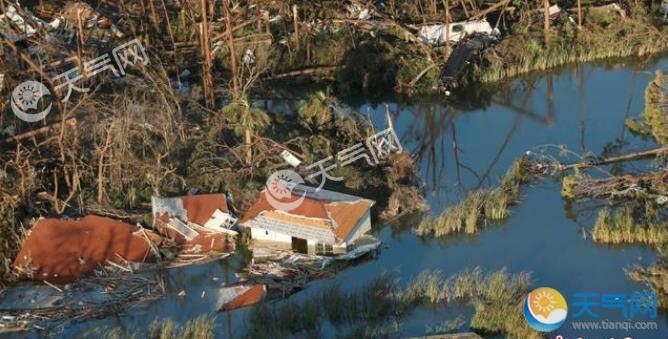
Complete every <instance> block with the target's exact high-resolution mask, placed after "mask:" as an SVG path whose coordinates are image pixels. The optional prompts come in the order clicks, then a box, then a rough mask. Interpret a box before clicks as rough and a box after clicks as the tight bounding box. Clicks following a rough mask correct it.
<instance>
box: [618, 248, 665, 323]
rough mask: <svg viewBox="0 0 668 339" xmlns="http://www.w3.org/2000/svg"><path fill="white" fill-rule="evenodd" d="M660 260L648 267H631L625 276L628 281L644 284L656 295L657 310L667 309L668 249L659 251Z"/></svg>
mask: <svg viewBox="0 0 668 339" xmlns="http://www.w3.org/2000/svg"><path fill="white" fill-rule="evenodd" d="M659 252H660V253H661V258H660V259H659V260H658V261H657V262H656V263H654V264H653V265H651V266H649V267H639V266H637V267H633V268H632V269H630V270H628V271H627V272H626V274H627V275H628V277H629V279H631V280H633V281H637V282H641V283H643V284H645V285H646V286H647V287H648V288H649V289H650V290H651V291H652V292H654V293H656V296H657V303H658V306H659V308H661V309H664V310H665V309H668V248H666V247H665V246H664V247H662V248H660V249H659Z"/></svg>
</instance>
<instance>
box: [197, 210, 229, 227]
mask: <svg viewBox="0 0 668 339" xmlns="http://www.w3.org/2000/svg"><path fill="white" fill-rule="evenodd" d="M236 223H237V218H235V217H233V216H232V215H231V214H229V213H225V212H223V211H221V210H219V209H217V210H216V211H215V212H213V215H211V219H209V220H208V221H207V222H206V223H205V224H204V227H205V228H208V229H211V230H214V231H221V228H225V229H230V228H232V226H234V224H236Z"/></svg>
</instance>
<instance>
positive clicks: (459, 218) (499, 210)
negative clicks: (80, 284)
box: [415, 157, 536, 237]
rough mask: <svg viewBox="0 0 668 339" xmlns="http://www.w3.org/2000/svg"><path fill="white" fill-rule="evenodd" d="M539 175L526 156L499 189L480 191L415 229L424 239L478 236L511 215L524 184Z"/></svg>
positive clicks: (517, 162) (506, 176) (512, 169)
mask: <svg viewBox="0 0 668 339" xmlns="http://www.w3.org/2000/svg"><path fill="white" fill-rule="evenodd" d="M535 176H536V174H535V173H534V172H533V171H532V170H531V167H530V164H529V162H528V160H527V159H526V158H524V157H522V158H519V159H518V160H516V161H515V162H514V163H513V165H512V166H511V167H510V169H509V170H508V171H507V172H506V175H505V176H504V178H503V179H502V180H501V184H500V185H499V187H496V188H493V189H478V190H475V191H473V192H471V193H469V194H468V196H466V198H464V199H463V200H462V201H460V202H459V203H457V204H455V205H453V206H451V207H448V208H447V209H445V211H443V213H441V215H440V216H438V217H435V218H427V219H426V220H424V221H423V222H422V223H421V224H420V225H419V226H418V227H417V229H416V230H415V233H417V234H418V235H420V236H427V235H434V236H436V237H442V236H445V235H448V234H451V233H460V232H465V233H468V234H472V233H476V232H477V231H478V229H479V228H480V227H481V226H483V225H485V224H487V223H490V222H498V221H501V220H504V219H506V218H508V216H510V207H511V206H512V205H513V204H516V203H518V202H519V200H520V189H521V187H522V185H524V184H526V183H528V182H530V181H531V180H533V178H535Z"/></svg>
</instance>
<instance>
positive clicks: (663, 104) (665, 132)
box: [626, 70, 668, 145]
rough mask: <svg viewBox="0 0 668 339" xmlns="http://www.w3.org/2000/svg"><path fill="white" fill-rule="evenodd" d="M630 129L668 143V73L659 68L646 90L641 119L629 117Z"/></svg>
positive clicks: (628, 124)
mask: <svg viewBox="0 0 668 339" xmlns="http://www.w3.org/2000/svg"><path fill="white" fill-rule="evenodd" d="M626 125H627V126H628V127H629V129H630V130H631V131H632V132H634V133H636V134H640V135H643V136H651V137H653V138H654V140H656V141H657V142H658V143H660V144H662V145H666V144H668V75H667V74H666V73H665V72H663V71H661V70H659V71H657V72H656V75H655V77H654V80H652V82H650V83H649V85H648V86H647V89H646V90H645V110H644V111H643V113H642V114H641V117H640V118H639V119H627V121H626Z"/></svg>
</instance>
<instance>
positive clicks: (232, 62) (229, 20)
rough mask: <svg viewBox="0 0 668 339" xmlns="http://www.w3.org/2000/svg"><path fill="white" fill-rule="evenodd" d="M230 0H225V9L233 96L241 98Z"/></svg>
mask: <svg viewBox="0 0 668 339" xmlns="http://www.w3.org/2000/svg"><path fill="white" fill-rule="evenodd" d="M229 6H230V2H229V0H223V11H224V12H225V24H226V26H227V27H226V29H227V46H228V48H229V49H230V66H231V67H232V92H233V93H232V97H233V98H234V99H239V94H240V93H239V76H238V74H237V71H238V68H237V51H236V49H235V48H234V34H233V33H232V30H233V29H234V25H232V15H231V14H230V7H229Z"/></svg>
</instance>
